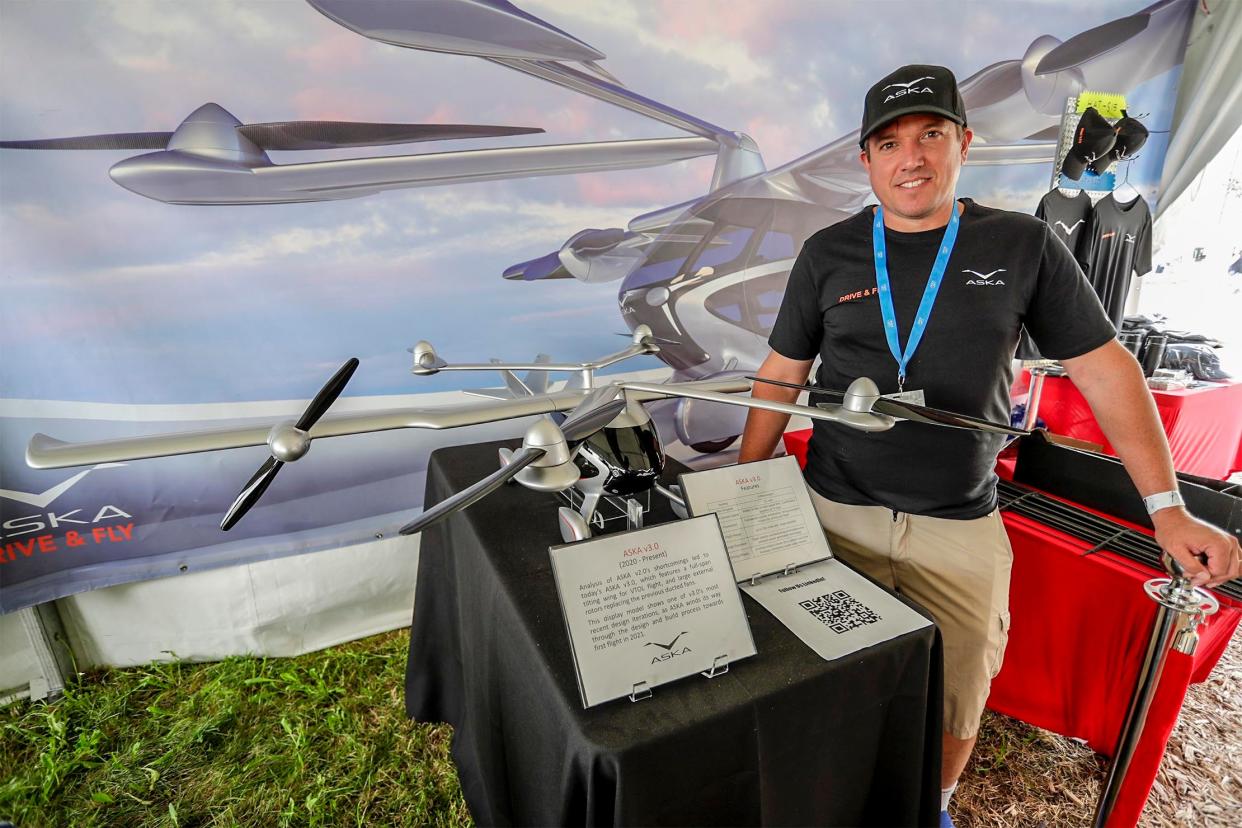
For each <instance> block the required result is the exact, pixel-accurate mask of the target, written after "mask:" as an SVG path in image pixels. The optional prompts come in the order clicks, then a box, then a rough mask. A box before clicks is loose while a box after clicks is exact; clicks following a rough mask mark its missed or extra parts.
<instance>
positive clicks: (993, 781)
mask: <svg viewBox="0 0 1242 828" xmlns="http://www.w3.org/2000/svg"><path fill="white" fill-rule="evenodd" d="M1107 771H1108V763H1107V760H1106V759H1104V758H1103V757H1100V756H1098V755H1097V754H1095V753H1094V752H1093V751H1092V750H1091V749H1090V748H1088V747H1086V746H1085V745H1083V744H1080V743H1078V742H1075V741H1074V740H1072V739H1067V738H1065V737H1062V736H1057V735H1055V734H1053V733H1049V732H1048V731H1046V730H1041V729H1040V728H1037V727H1032V726H1031V725H1028V724H1024V723H1023V722H1019V721H1016V720H1014V719H1010V718H1008V717H1006V716H1001V715H998V714H995V713H992V712H990V711H989V712H988V713H987V714H985V717H984V721H983V726H982V728H981V730H980V733H979V742H978V745H977V747H976V748H975V753H974V757H973V758H972V760H971V763H970V765H969V766H968V767H967V768H966V773H965V774H964V775H963V777H962V781H961V784H960V786H959V787H958V790H957V793H956V794H955V795H954V798H953V807H952V808H951V810H952V813H953V817H954V820H955V821H956V823H957V825H958V826H959V827H960V828H984V826H1005V827H1006V828H1008V827H1009V826H1036V827H1037V826H1044V827H1045V828H1058V826H1066V828H1069V826H1075V828H1077V826H1083V825H1089V824H1090V823H1091V818H1092V816H1093V814H1094V812H1095V802H1096V798H1097V797H1098V796H1099V792H1100V785H1101V784H1102V783H1103V781H1104V778H1105V775H1106V774H1107ZM1139 825H1140V826H1142V828H1157V827H1159V828H1164V827H1165V826H1178V828H1181V827H1182V826H1195V828H1199V827H1200V826H1202V828H1238V826H1240V825H1242V636H1240V635H1235V636H1234V637H1233V640H1232V641H1231V642H1230V643H1229V647H1228V648H1227V649H1226V650H1225V653H1224V655H1223V656H1222V657H1221V660H1220V663H1219V664H1217V666H1216V669H1215V670H1213V671H1212V675H1211V676H1210V677H1209V678H1208V680H1207V681H1205V682H1203V683H1202V684H1197V685H1193V686H1191V688H1190V690H1189V691H1188V692H1187V694H1186V701H1185V704H1184V705H1183V707H1182V713H1181V716H1180V718H1179V719H1178V723H1177V726H1176V727H1175V728H1174V730H1173V734H1172V736H1171V737H1170V738H1169V745H1168V749H1167V750H1166V752H1165V757H1164V761H1163V762H1162V763H1161V765H1160V771H1159V773H1158V774H1157V776H1156V782H1155V784H1154V785H1153V786H1152V791H1151V795H1150V797H1149V798H1148V800H1147V806H1146V807H1145V808H1144V809H1143V814H1142V817H1141V818H1140V820H1139Z"/></svg>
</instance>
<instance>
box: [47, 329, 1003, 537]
mask: <svg viewBox="0 0 1242 828" xmlns="http://www.w3.org/2000/svg"><path fill="white" fill-rule="evenodd" d="M660 347H661V346H660V345H659V344H658V341H657V338H656V337H655V336H654V334H652V332H651V330H650V329H649V328H647V327H646V326H642V325H640V326H638V328H637V329H636V330H635V331H634V333H633V335H632V337H631V343H630V345H629V346H628V347H626V348H625V349H623V350H621V351H618V352H616V353H614V354H609V355H608V356H605V357H602V358H601V359H598V360H595V361H592V362H587V363H569V364H560V363H553V362H551V361H549V360H547V359H546V358H539V359H536V361H534V362H531V363H500V362H490V363H461V364H450V363H447V362H445V361H444V360H443V359H441V358H440V356H439V355H438V354H437V352H436V350H435V349H434V348H433V347H432V346H431V345H430V343H427V342H419V343H418V344H417V345H415V346H414V348H413V349H411V350H412V352H413V355H414V366H413V369H412V372H413V373H414V374H415V375H417V376H429V375H431V374H436V373H439V372H441V371H499V372H501V373H502V375H503V376H504V377H505V382H506V386H507V387H508V393H507V394H502V395H491V394H489V395H487V396H494V397H495V398H492V399H487V400H485V401H480V402H478V403H472V404H469V405H459V406H451V407H443V408H435V409H418V408H401V409H392V410H389V411H378V412H375V411H368V412H360V413H354V414H340V415H334V416H325V414H326V412H327V411H328V409H329V408H330V407H331V406H332V403H333V402H335V400H336V399H337V397H339V396H340V394H341V392H342V391H343V390H344V389H345V386H346V384H347V383H348V382H349V379H350V377H351V376H352V375H353V373H354V371H355V370H356V369H357V367H358V360H357V359H351V360H349V361H348V362H346V363H345V364H344V365H343V366H341V368H340V369H339V370H338V371H337V372H336V374H334V375H333V376H332V378H331V379H329V380H328V382H327V383H326V384H325V385H324V386H323V388H322V389H320V391H319V393H318V394H316V395H315V397H314V398H313V399H312V400H311V402H310V404H309V405H308V406H307V408H306V410H305V411H304V412H303V413H302V414H301V416H300V417H298V418H297V420H296V421H295V420H286V421H282V422H279V423H277V424H276V425H274V426H271V427H270V428H265V427H263V426H251V427H240V428H229V429H216V430H212V431H200V432H178V433H173V434H160V435H152V436H146V437H134V438H125V439H116V440H105V441H98V442H89V443H69V442H64V441H61V440H57V439H55V438H52V437H49V436H47V435H45V434H36V435H34V437H32V438H31V440H30V443H29V445H28V447H27V450H26V462H27V464H28V465H30V466H31V467H33V468H37V469H48V468H63V467H66V466H81V465H95V464H98V463H114V462H123V461H129V460H140V459H144V458H150V457H163V456H168V455H173V454H193V453H196V452H203V451H219V450H224V449H232V448H242V447H246V446H256V445H263V444H266V445H267V447H268V451H269V456H268V458H267V459H266V460H265V461H264V462H263V464H262V465H261V466H260V467H259V469H258V471H257V472H255V474H254V475H253V476H252V477H251V478H250V480H249V481H247V483H246V484H245V486H243V487H242V490H241V493H240V494H239V495H238V496H237V498H236V500H234V502H233V505H232V506H231V507H230V508H229V510H228V512H227V514H226V515H225V516H224V518H223V520H222V521H221V523H220V528H221V529H222V530H224V531H228V530H229V529H231V528H232V527H233V526H234V525H235V524H236V523H237V522H238V521H239V520H240V519H241V518H242V517H243V516H244V515H245V514H246V512H248V511H249V510H250V509H251V507H253V506H254V505H255V503H257V502H258V500H259V498H261V497H262V495H263V493H264V492H265V491H266V490H267V488H268V486H270V485H271V483H272V481H273V479H275V477H276V474H277V473H278V472H279V471H280V469H281V468H282V467H283V466H284V465H285V464H286V463H292V462H296V461H297V460H299V459H301V458H302V457H304V456H305V455H306V453H307V452H308V451H309V450H310V447H311V443H312V442H313V441H314V440H316V439H320V438H324V437H338V436H343V435H347V434H362V433H369V432H374V431H385V430H389V429H397V428H431V429H441V428H456V427H459V426H468V425H476V424H479V423H486V422H494V421H497V420H507V419H513V418H517V417H527V416H531V415H536V414H545V415H548V417H547V418H546V419H540V420H538V421H537V422H535V423H534V424H533V425H531V426H530V428H528V429H527V431H526V435H525V437H524V439H523V441H522V447H521V448H520V449H518V450H517V451H509V450H508V449H501V451H500V468H499V469H498V470H497V471H496V472H495V473H493V474H492V475H489V476H488V477H486V478H484V479H483V480H481V481H479V482H478V483H476V484H474V485H472V486H470V487H469V488H467V489H465V490H463V491H462V492H459V493H458V494H456V495H454V496H452V497H450V498H448V499H447V500H445V501H443V502H441V503H439V504H437V505H435V506H433V507H432V508H430V509H427V510H426V511H424V512H423V513H422V514H421V515H420V516H419V517H418V518H417V519H415V520H414V521H412V522H411V523H409V524H407V525H405V526H404V527H402V529H401V532H402V534H412V533H416V532H420V531H422V530H423V529H425V528H426V527H427V526H430V525H431V524H433V523H435V522H436V521H438V520H440V519H442V518H444V517H446V516H448V515H450V514H452V513H453V512H455V511H457V510H459V509H464V508H466V507H467V506H469V505H470V504H472V503H474V502H476V501H478V500H480V499H481V498H483V497H486V496H487V495H489V494H491V493H492V492H494V491H496V490H497V489H499V488H500V487H501V486H502V485H504V483H506V482H508V481H509V480H514V481H516V482H517V483H520V484H522V485H524V486H526V487H528V488H531V489H534V490H536V491H547V492H565V491H567V490H570V489H574V490H576V492H577V495H576V499H575V497H571V498H570V502H571V503H572V504H574V506H575V507H576V508H567V507H561V508H560V510H559V512H558V514H559V522H560V527H561V535H562V537H563V538H564V539H565V540H566V541H567V542H569V541H573V540H581V539H583V538H587V537H590V536H591V532H592V529H591V527H592V526H596V527H597V528H598V527H600V526H602V524H603V520H602V518H600V517H598V515H599V513H598V507H599V506H600V504H601V501H608V502H611V503H612V505H613V506H615V507H616V508H617V509H619V510H620V512H621V513H622V514H625V515H626V516H627V519H628V522H629V524H630V525H641V520H642V507H641V506H640V505H639V503H638V501H636V500H633V497H634V496H635V495H639V494H642V493H644V492H647V491H650V490H654V491H656V492H657V493H659V494H661V495H663V496H665V497H667V498H669V500H670V501H672V502H673V504H674V508H675V511H678V512H679V513H680V514H682V515H683V516H684V510H683V509H682V508H681V507H682V504H681V500H680V496H679V493H678V492H676V491H675V489H672V488H665V487H664V486H662V485H661V484H660V483H659V482H658V479H659V476H660V473H661V472H662V471H663V469H664V464H665V454H664V448H663V444H662V443H661V440H660V435H659V433H658V431H657V430H656V428H655V425H654V423H653V422H652V420H651V417H650V416H649V415H648V414H647V412H646V410H645V409H644V407H643V404H644V403H647V402H650V401H653V400H660V399H669V398H685V399H694V400H701V401H704V402H713V403H724V404H727V405H733V406H741V407H745V408H761V409H766V410H769V411H777V412H781V413H785V414H790V415H801V416H805V417H809V418H811V419H817V420H826V421H830V422H836V423H841V424H843V425H845V426H848V427H850V428H853V429H857V430H860V431H885V430H887V429H890V428H892V427H893V426H894V425H895V424H896V423H898V422H899V421H901V420H912V421H917V422H924V423H932V424H935V425H948V426H954V427H958V428H970V429H977V430H986V431H1000V432H1003V433H1007V434H1024V433H1025V432H1023V431H1021V430H1018V429H1012V428H1010V427H1008V426H1003V425H997V424H993V423H988V422H986V421H983V420H976V419H973V418H969V417H963V416H961V415H956V414H952V413H950V412H944V411H939V410H937V409H931V408H926V407H924V406H916V405H911V404H909V403H906V402H902V401H899V400H895V399H891V398H883V397H881V396H880V393H879V390H878V389H877V388H876V386H875V383H874V382H873V381H871V380H870V379H868V378H866V377H860V378H858V379H856V380H854V381H853V382H852V383H850V386H849V388H847V389H846V390H845V391H844V392H835V395H836V396H837V397H838V398H840V400H841V401H840V402H839V403H837V402H829V403H819V404H817V405H814V406H805V405H798V404H794V403H781V402H776V401H772V400H762V399H755V398H752V397H748V396H737V395H738V394H739V393H744V392H747V391H749V390H750V381H749V380H748V379H746V378H740V377H735V378H731V379H718V380H705V381H694V382H673V383H667V384H652V383H644V382H633V381H614V382H610V383H606V384H603V385H598V386H597V385H596V384H595V372H596V371H597V370H599V369H601V368H604V367H607V366H609V365H614V364H616V363H618V362H621V361H623V360H626V359H630V358H632V357H636V356H641V355H645V354H654V353H656V352H658V350H659V348H660ZM516 371H528V372H529V373H528V374H527V375H526V377H525V378H519V377H518V376H517V374H516V373H514V372H516ZM549 372H571V373H572V374H573V375H574V376H573V377H572V378H571V380H570V381H568V382H566V383H565V385H564V387H562V388H561V389H560V390H558V391H554V392H550V391H548V390H547V388H548V385H547V376H548V373H549ZM811 390H814V391H816V392H817V393H823V392H824V389H811ZM828 393H834V392H828ZM564 412H569V413H568V415H566V414H565V413H564Z"/></svg>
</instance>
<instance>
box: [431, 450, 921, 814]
mask: <svg viewBox="0 0 1242 828" xmlns="http://www.w3.org/2000/svg"><path fill="white" fill-rule="evenodd" d="M501 445H508V446H515V445H516V443H514V442H508V443H491V444H485V445H479V446H459V447H453V448H445V449H440V450H438V451H436V452H434V453H433V454H432V456H431V461H430V465H429V468H428V471H427V493H426V498H425V503H426V504H427V505H428V506H430V505H431V504H434V503H436V502H438V501H440V500H443V499H444V498H445V497H447V496H449V495H451V494H452V493H454V492H457V491H460V490H461V489H464V488H466V487H467V486H469V485H470V484H471V483H473V482H475V481H476V480H478V479H479V478H481V477H483V476H484V475H486V474H488V473H490V472H491V471H493V470H494V469H495V468H496V463H497V459H496V449H497V447H499V446H501ZM669 465H670V468H669V469H668V470H666V478H667V480H668V481H670V482H671V481H673V480H674V479H675V474H676V473H677V472H678V471H680V470H681V467H679V466H678V465H677V464H676V463H674V462H672V461H670V463H669ZM559 502H560V501H559V498H558V497H557V496H555V495H549V494H540V493H537V492H532V491H530V490H527V489H525V488H522V487H520V486H512V487H506V489H504V490H503V491H501V492H498V493H496V494H494V495H492V496H491V497H489V498H487V499H485V500H483V501H481V502H479V503H477V504H475V505H474V506H471V507H470V508H469V509H467V510H465V511H463V512H459V513H457V514H456V515H454V516H452V517H450V518H448V519H447V520H445V521H443V522H442V523H440V524H437V525H436V526H433V527H432V528H431V529H428V530H427V531H426V532H424V533H423V536H422V547H421V552H420V556H419V569H418V587H417V595H416V598H415V603H414V623H413V627H412V629H411V633H410V656H409V662H408V668H407V674H406V709H407V712H408V713H409V715H410V716H411V717H413V718H415V719H418V720H420V721H444V722H448V723H450V724H452V725H453V727H454V728H455V730H454V734H453V745H452V753H453V758H454V760H455V761H456V763H457V767H458V770H459V773H460V777H461V785H462V790H463V792H464V794H465V797H466V802H467V804H468V805H469V807H470V810H471V813H472V814H473V816H474V818H475V820H476V821H477V822H478V823H479V824H481V825H493V824H499V825H507V824H537V825H631V824H632V825H706V824H727V825H757V824H774V825H792V824H818V825H915V824H924V825H935V824H936V819H937V811H938V809H939V796H940V795H939V781H940V780H939V772H940V770H939V769H940V710H941V667H940V664H941V654H940V643H939V635H938V633H937V632H936V630H935V628H934V627H927V628H924V629H922V630H919V631H917V632H915V633H910V634H908V635H905V636H902V637H900V638H897V639H894V640H892V641H889V642H886V643H885V644H882V645H879V646H876V647H872V648H870V649H867V650H864V651H862V652H861V653H857V654H855V655H853V656H849V657H846V658H843V659H839V660H837V661H833V662H825V661H823V660H821V659H820V658H818V657H817V656H816V655H815V654H814V653H813V652H812V651H811V650H810V649H809V648H807V647H806V646H805V645H804V644H802V642H801V641H799V640H798V639H797V638H795V637H794V636H793V634H792V633H790V632H789V631H788V630H786V629H785V628H784V627H783V626H781V625H780V624H779V623H777V621H776V620H775V619H774V618H772V616H770V615H769V614H768V613H767V612H766V611H765V610H763V609H762V608H760V607H759V606H758V605H757V604H755V603H754V602H753V601H751V600H750V599H749V598H744V601H745V603H744V606H745V608H746V612H747V615H748V617H749V620H750V625H751V630H752V632H753V635H754V640H755V644H756V646H757V647H758V651H759V654H758V655H757V656H755V657H753V658H750V659H746V660H743V661H740V662H738V663H736V664H733V665H732V666H731V667H730V669H729V671H728V672H727V673H725V674H724V675H721V676H718V677H716V678H713V679H706V678H701V677H699V676H694V677H691V678H688V679H684V680H682V681H679V682H676V683H674V684H670V685H665V686H661V687H657V688H655V690H654V691H653V695H652V697H651V698H650V699H647V700H645V701H640V702H637V703H632V702H630V701H628V700H621V701H616V702H610V703H608V704H605V705H602V706H599V707H595V708H592V709H590V710H583V709H582V703H581V701H580V698H579V694H578V688H577V685H576V682H575V679H574V666H573V661H572V656H571V653H570V648H569V642H568V636H567V633H566V630H565V623H564V621H563V618H562V614H561V610H560V607H559V605H558V603H557V599H556V595H555V587H554V585H553V581H552V573H551V567H550V563H549V559H548V546H549V545H551V544H556V543H560V535H559V531H558V529H557V525H556V509H557V506H558V505H559ZM671 517H672V514H671V512H670V511H669V510H668V509H667V506H666V505H664V504H663V503H662V502H661V505H660V506H659V507H658V508H657V510H656V513H655V515H654V516H652V517H651V518H650V519H649V520H648V525H653V524H654V523H657V522H660V521H662V520H664V519H670V518H671Z"/></svg>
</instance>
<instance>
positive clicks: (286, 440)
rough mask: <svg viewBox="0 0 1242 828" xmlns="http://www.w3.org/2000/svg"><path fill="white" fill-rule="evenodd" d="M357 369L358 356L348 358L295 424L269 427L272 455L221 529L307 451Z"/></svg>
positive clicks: (247, 507) (242, 515)
mask: <svg viewBox="0 0 1242 828" xmlns="http://www.w3.org/2000/svg"><path fill="white" fill-rule="evenodd" d="M357 369H358V360H357V358H356V357H355V358H351V359H350V360H349V361H348V362H346V363H345V364H344V365H342V366H341V367H340V368H339V369H338V370H337V372H336V373H335V374H333V375H332V378H331V379H330V380H328V381H327V383H326V384H324V386H323V388H320V389H319V393H318V394H316V395H315V398H314V399H313V400H311V401H310V405H308V406H307V407H306V410H305V411H303V412H302V416H301V417H299V418H298V420H297V422H296V423H288V422H285V423H279V424H277V425H275V426H273V427H272V431H271V433H270V435H269V436H268V438H267V445H268V448H269V449H270V450H271V452H272V456H271V457H269V458H267V460H265V461H264V462H263V465H262V466H259V470H258V471H257V472H255V473H254V476H253V477H251V478H250V480H249V481H247V482H246V485H245V486H243V487H242V490H241V493H240V494H239V495H237V499H236V500H234V501H233V505H232V506H230V507H229V510H228V513H227V514H225V516H224V519H223V520H222V521H220V528H221V529H223V530H224V531H225V532H227V531H228V530H230V529H232V528H233V526H234V525H235V524H236V523H237V521H239V520H241V519H242V517H244V516H245V514H246V512H248V511H250V507H251V506H253V505H254V504H255V503H257V502H258V501H259V498H260V497H262V496H263V493H264V492H265V491H267V487H268V486H270V485H272V481H273V480H275V479H276V473H277V472H279V471H280V468H281V466H283V465H284V464H285V463H292V462H293V461H295V460H299V459H301V458H302V457H303V456H304V455H305V454H306V452H307V451H309V450H310V443H311V438H310V434H309V432H310V430H311V428H312V427H313V426H314V425H315V423H317V422H319V418H320V417H322V416H323V415H324V414H325V413H326V412H327V410H328V409H329V408H330V407H331V406H332V403H334V402H336V398H337V397H339V396H340V395H341V392H342V391H344V390H345V385H346V384H347V383H348V382H349V379H350V377H352V376H353V375H354V371H356V370H357Z"/></svg>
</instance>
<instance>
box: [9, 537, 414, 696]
mask: <svg viewBox="0 0 1242 828" xmlns="http://www.w3.org/2000/svg"><path fill="white" fill-rule="evenodd" d="M418 540H419V539H418V537H417V536H415V537H395V538H386V539H384V540H379V541H373V542H370V543H363V544H357V545H354V546H347V547H342V548H339V549H330V550H326V551H323V552H316V553H312V554H308V555H299V556H295V557H290V558H279V559H276V560H272V561H262V562H259V563H253V564H247V565H245V566H235V567H229V568H227V569H217V570H210V571H207V572H199V573H194V574H189V575H185V576H182V577H177V578H163V579H160V580H155V581H143V582H138V583H133V584H124V585H121V586H115V587H110V588H108V589H99V590H94V591H91V592H84V593H81V594H78V595H74V596H72V597H69V598H64V599H61V600H60V601H57V602H56V607H57V610H58V611H59V614H60V617H61V620H62V622H63V624H64V627H65V631H66V633H67V634H68V638H69V641H70V643H71V645H72V649H73V652H74V657H75V659H76V666H77V668H78V669H80V670H83V669H88V668H90V667H96V666H113V667H127V666H133V665H137V664H146V663H148V662H151V661H170V660H174V659H181V660H186V661H215V660H218V659H222V658H225V657H227V656H231V655H243V654H253V655H265V656H293V655H298V654H301V653H306V652H311V651H314V650H320V649H323V648H324V647H331V646H333V645H334V644H340V643H342V642H345V641H352V640H353V639H356V638H362V637H364V636H368V635H374V634H375V633H380V632H385V631H387V630H393V629H397V628H399V627H403V626H407V625H408V624H409V623H410V617H411V609H412V607H413V605H414V582H415V575H416V573H417V570H418ZM0 642H2V643H0V688H8V693H9V694H10V695H11V694H12V693H13V692H14V691H17V692H19V693H20V692H21V691H22V689H23V688H26V687H30V686H35V685H38V683H39V682H40V681H45V680H46V679H45V677H44V676H43V675H42V673H41V671H40V669H39V662H38V660H37V658H36V656H35V654H34V651H33V648H32V647H31V644H30V642H29V640H28V637H27V636H26V634H25V632H24V631H23V629H22V624H21V621H20V619H19V617H18V613H9V614H7V615H3V616H0Z"/></svg>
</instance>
